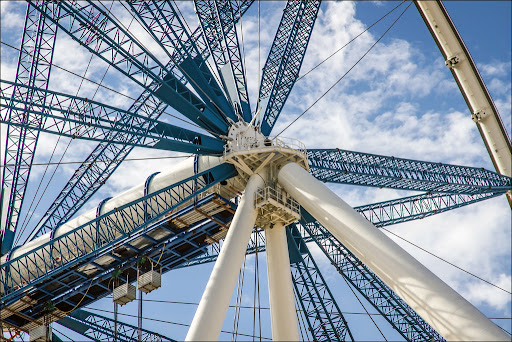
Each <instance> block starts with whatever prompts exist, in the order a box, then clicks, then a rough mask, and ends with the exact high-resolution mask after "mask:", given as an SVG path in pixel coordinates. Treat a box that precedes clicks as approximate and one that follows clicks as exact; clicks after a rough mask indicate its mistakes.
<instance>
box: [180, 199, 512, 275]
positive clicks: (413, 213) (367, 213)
mask: <svg viewBox="0 0 512 342" xmlns="http://www.w3.org/2000/svg"><path fill="white" fill-rule="evenodd" d="M503 194H505V192H498V193H484V194H478V195H464V194H443V193H434V194H432V193H425V194H421V195H416V196H410V197H404V198H399V199H396V200H390V201H384V202H379V203H372V204H366V205H362V206H359V207H354V210H356V211H357V212H359V213H360V214H361V215H362V216H363V217H364V218H366V219H367V220H368V221H370V222H372V223H373V224H374V225H375V226H376V227H385V226H389V225H393V224H398V223H402V222H408V221H413V220H421V219H423V218H426V217H429V216H432V215H437V214H440V213H442V212H445V211H449V210H453V209H457V208H460V207H463V206H466V205H469V204H473V203H477V202H480V201H483V200H486V199H490V198H494V197H497V196H502V195H503ZM304 241H306V242H310V241H312V238H311V237H308V236H306V237H304ZM256 249H257V250H258V253H259V252H263V251H265V244H264V243H259V244H258V245H257V248H256V243H255V240H254V239H251V241H250V242H249V246H248V247H247V253H248V254H253V253H256ZM217 254H218V249H215V248H209V249H208V251H207V253H206V254H205V255H202V256H200V257H197V258H195V259H192V260H190V261H188V262H186V263H184V264H182V265H180V267H187V266H193V265H198V264H203V263H208V262H213V261H215V260H217Z"/></svg>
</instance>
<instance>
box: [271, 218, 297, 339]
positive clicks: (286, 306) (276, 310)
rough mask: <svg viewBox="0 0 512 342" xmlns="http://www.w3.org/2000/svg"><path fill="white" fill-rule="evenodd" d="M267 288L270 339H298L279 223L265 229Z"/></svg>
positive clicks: (282, 230)
mask: <svg viewBox="0 0 512 342" xmlns="http://www.w3.org/2000/svg"><path fill="white" fill-rule="evenodd" d="M265 247H266V253H267V274H268V291H269V301H270V319H271V322H272V340H273V341H299V326H298V324H297V313H296V311H295V301H294V299H293V283H292V275H291V271H290V257H289V255H288V242H287V240H286V230H285V228H284V226H283V225H282V224H275V225H274V227H273V228H266V229H265Z"/></svg>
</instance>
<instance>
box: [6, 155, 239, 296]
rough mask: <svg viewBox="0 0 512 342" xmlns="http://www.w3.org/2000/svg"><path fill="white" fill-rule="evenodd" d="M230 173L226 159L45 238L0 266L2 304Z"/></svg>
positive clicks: (95, 254)
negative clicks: (48, 238) (221, 162)
mask: <svg viewBox="0 0 512 342" xmlns="http://www.w3.org/2000/svg"><path fill="white" fill-rule="evenodd" d="M234 175H236V171H235V170H234V168H233V166H232V165H230V164H222V165H219V166H217V167H214V168H212V169H210V170H207V171H204V172H201V173H198V174H196V175H194V176H192V177H189V178H187V179H184V180H182V181H180V182H177V183H175V184H171V185H169V186H167V187H165V188H162V189H161V190H158V191H156V192H153V193H150V194H148V195H146V196H144V197H141V198H140V199H137V200H134V201H132V202H130V203H127V204H124V205H122V206H119V207H116V208H115V209H114V210H111V211H109V212H107V213H104V214H102V215H99V216H98V217H96V218H95V219H94V220H91V221H89V222H86V223H84V224H82V225H80V226H79V227H77V228H74V229H73V230H70V231H69V232H66V233H63V234H62V235H60V236H58V237H56V238H54V239H50V240H49V241H47V242H46V243H44V244H41V245H39V246H38V247H37V248H34V249H32V250H30V251H29V252H27V253H25V254H23V255H20V256H16V257H15V258H13V259H11V260H8V261H7V262H5V263H3V264H2V265H1V268H0V272H1V274H0V290H1V294H2V297H3V298H2V300H3V302H2V304H3V305H5V302H6V301H7V300H9V299H10V298H14V297H16V296H17V295H19V294H20V293H23V292H24V291H26V287H27V286H28V287H30V288H33V287H34V286H36V285H37V284H39V283H41V282H43V281H45V280H46V279H48V278H50V277H54V276H56V275H58V274H61V273H66V271H68V270H70V269H73V268H74V267H75V266H78V265H80V264H83V263H84V262H85V261H87V262H90V261H91V260H94V259H95V258H97V257H98V255H100V254H101V253H106V252H108V251H111V250H112V247H113V246H115V245H116V244H121V243H122V242H123V241H124V240H126V239H129V238H130V237H131V236H133V235H134V234H136V233H137V232H140V231H141V230H142V229H143V228H144V227H148V226H149V225H151V224H155V223H156V222H157V221H158V220H159V219H161V218H163V217H164V216H165V215H166V214H168V213H169V212H170V211H172V210H174V209H176V208H177V207H178V206H180V205H183V204H184V203H186V202H187V201H190V200H194V198H196V196H197V195H198V194H200V193H202V192H204V191H206V190H207V189H209V188H210V187H211V186H213V185H214V184H216V183H217V182H219V181H222V180H225V179H227V178H230V177H233V176H234Z"/></svg>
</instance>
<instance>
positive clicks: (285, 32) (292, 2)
mask: <svg viewBox="0 0 512 342" xmlns="http://www.w3.org/2000/svg"><path fill="white" fill-rule="evenodd" d="M320 4H321V1H320V0H315V1H306V0H289V1H288V2H287V4H286V7H285V9H284V12H283V16H282V18H281V22H280V24H279V27H278V29H277V33H276V36H275V38H274V41H273V43H272V47H271V48H270V52H269V55H268V57H267V61H266V62H265V66H264V67H263V75H262V78H261V83H260V90H259V96H258V106H259V107H260V106H261V110H262V112H263V118H262V121H261V132H262V133H263V134H264V135H269V134H270V132H271V131H272V128H273V127H274V124H275V123H276V121H277V118H278V116H279V114H280V113H281V110H282V109H283V106H284V103H285V102H286V99H287V98H288V95H289V94H290V92H291V90H292V88H293V85H294V84H295V81H296V80H297V78H298V77H299V71H300V67H301V65H302V61H303V60H304V55H305V53H306V49H307V46H308V43H309V38H310V37H311V32H312V31H313V26H314V24H315V21H316V17H317V14H318V10H319V9H320ZM258 111H259V109H258Z"/></svg>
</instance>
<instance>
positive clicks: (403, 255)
mask: <svg viewBox="0 0 512 342" xmlns="http://www.w3.org/2000/svg"><path fill="white" fill-rule="evenodd" d="M278 181H279V184H280V185H281V186H282V187H283V188H284V189H285V190H286V191H287V192H288V193H289V194H290V195H291V196H292V197H293V198H295V199H296V200H297V201H298V202H299V203H300V204H301V205H302V206H303V207H304V208H305V209H306V210H307V211H308V212H309V213H311V215H313V216H314V217H316V218H317V219H318V221H319V222H320V223H321V224H322V225H325V226H326V228H327V229H328V230H329V231H330V232H331V233H332V234H333V235H334V236H335V237H336V239H337V240H338V241H340V242H343V244H344V245H345V246H346V247H347V248H348V249H350V250H351V251H352V252H353V253H354V255H356V256H357V257H358V258H359V259H360V260H361V261H362V262H363V263H365V264H366V265H367V266H368V267H369V268H370V269H371V270H372V271H373V272H374V273H375V274H376V275H377V276H378V277H379V278H381V279H382V280H383V281H384V282H385V283H386V284H387V285H388V286H389V287H390V288H392V289H393V291H394V292H395V293H396V294H397V295H399V296H400V298H402V299H403V300H404V301H405V302H406V303H407V304H408V305H409V306H410V307H411V308H412V309H413V310H414V311H415V312H416V313H417V314H418V315H419V316H421V317H422V318H423V319H424V320H425V321H426V322H428V324H429V325H430V326H432V327H433V328H434V329H435V330H436V331H438V332H439V333H440V334H441V335H442V336H443V337H444V338H446V339H447V340H454V341H461V340H467V341H475V340H478V341H506V340H509V336H508V335H507V334H505V333H504V332H503V330H501V329H500V328H499V327H498V326H497V325H496V324H494V323H493V322H491V321H490V320H489V319H488V318H487V317H485V315H483V314H482V313H481V312H480V311H479V310H478V309H477V308H475V307H474V306H473V305H472V304H471V303H469V302H468V301H467V300H466V299H464V298H463V297H462V296H461V295H460V294H458V293H457V292H456V291H455V290H453V289H452V288H451V287H449V286H448V285H447V284H446V283H444V282H443V281H442V280H441V279H439V278H438V277H437V276H436V275H435V274H434V273H432V272H431V271H430V270H428V269H427V268H426V267H425V266H423V265H422V264H421V263H420V262H418V261H417V260H416V259H414V258H413V257H412V256H410V255H409V254H408V253H407V252H406V251H405V250H403V249H402V248H401V247H400V246H398V245H397V244H396V243H395V242H394V241H392V240H391V239H390V238H388V237H387V236H386V235H385V234H384V233H382V232H381V231H380V230H378V229H375V226H374V225H372V224H371V223H370V222H368V221H367V220H365V219H364V218H363V217H361V215H359V214H358V213H357V212H356V211H355V210H353V209H352V208H351V207H350V206H349V205H348V204H346V203H345V202H344V201H343V200H342V199H340V198H339V197H338V196H337V195H336V194H334V193H333V192H332V191H331V190H329V189H328V188H327V187H326V186H325V185H323V184H322V183H321V182H320V181H318V180H317V179H315V178H314V177H313V176H311V175H310V174H309V173H307V172H306V171H305V170H304V169H303V168H301V167H300V166H299V165H297V164H295V163H290V164H287V165H285V166H284V167H282V168H281V170H280V171H279V174H278Z"/></svg>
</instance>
